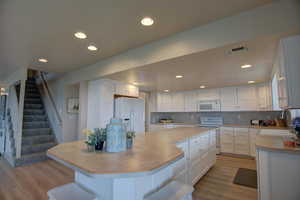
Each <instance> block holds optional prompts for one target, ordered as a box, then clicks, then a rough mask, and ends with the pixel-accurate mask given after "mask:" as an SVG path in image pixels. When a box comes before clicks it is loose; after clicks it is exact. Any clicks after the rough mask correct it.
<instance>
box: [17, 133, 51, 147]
mask: <svg viewBox="0 0 300 200" xmlns="http://www.w3.org/2000/svg"><path fill="white" fill-rule="evenodd" d="M54 141H55V137H54V135H37V136H25V137H24V136H23V137H22V145H35V144H44V143H51V142H54Z"/></svg>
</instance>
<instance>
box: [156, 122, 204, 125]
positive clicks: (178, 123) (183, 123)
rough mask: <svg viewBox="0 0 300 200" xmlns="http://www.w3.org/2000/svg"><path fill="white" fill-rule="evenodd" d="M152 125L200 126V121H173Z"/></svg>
mask: <svg viewBox="0 0 300 200" xmlns="http://www.w3.org/2000/svg"><path fill="white" fill-rule="evenodd" d="M151 125H195V126H198V125H200V123H194V122H172V123H160V122H158V123H152V124H151Z"/></svg>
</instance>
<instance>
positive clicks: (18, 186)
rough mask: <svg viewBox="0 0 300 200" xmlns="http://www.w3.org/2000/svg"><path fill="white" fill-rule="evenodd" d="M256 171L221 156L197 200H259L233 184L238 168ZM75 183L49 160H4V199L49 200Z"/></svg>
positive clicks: (0, 193)
mask: <svg viewBox="0 0 300 200" xmlns="http://www.w3.org/2000/svg"><path fill="white" fill-rule="evenodd" d="M240 167H242V168H249V169H255V161H254V160H247V159H239V158H231V157H225V156H219V157H218V160H217V164H216V165H215V166H214V167H213V168H212V169H211V170H210V171H209V172H208V173H207V174H206V175H205V176H204V177H203V178H202V179H201V180H200V181H199V182H198V183H197V184H196V185H195V192H194V193H193V199H194V200H256V199H257V197H256V196H257V191H256V190H255V189H252V188H248V187H243V186H239V185H235V184H233V179H234V176H235V173H236V172H237V170H238V168H240ZM73 180H74V174H73V171H72V170H70V169H68V168H66V167H65V166H63V165H61V164H59V163H57V162H55V161H53V160H48V161H45V162H41V163H37V164H33V165H29V166H24V167H19V168H11V167H10V166H9V164H8V163H7V162H5V161H4V160H2V159H1V158H0V200H47V199H48V198H47V191H48V190H50V189H52V188H54V187H57V186H60V185H64V184H67V183H70V182H72V181H73Z"/></svg>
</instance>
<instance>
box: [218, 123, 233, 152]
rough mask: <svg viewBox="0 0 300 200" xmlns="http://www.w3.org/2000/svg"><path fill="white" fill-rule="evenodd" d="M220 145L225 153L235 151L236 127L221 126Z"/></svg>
mask: <svg viewBox="0 0 300 200" xmlns="http://www.w3.org/2000/svg"><path fill="white" fill-rule="evenodd" d="M220 146H221V152H223V153H234V129H233V128H230V127H221V129H220Z"/></svg>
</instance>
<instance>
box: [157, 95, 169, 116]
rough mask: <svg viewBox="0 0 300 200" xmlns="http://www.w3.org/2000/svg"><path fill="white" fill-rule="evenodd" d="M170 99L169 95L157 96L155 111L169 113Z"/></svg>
mask: <svg viewBox="0 0 300 200" xmlns="http://www.w3.org/2000/svg"><path fill="white" fill-rule="evenodd" d="M171 108H172V97H171V95H170V94H169V93H158V94H157V111H158V112H171V111H172V109H171Z"/></svg>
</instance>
